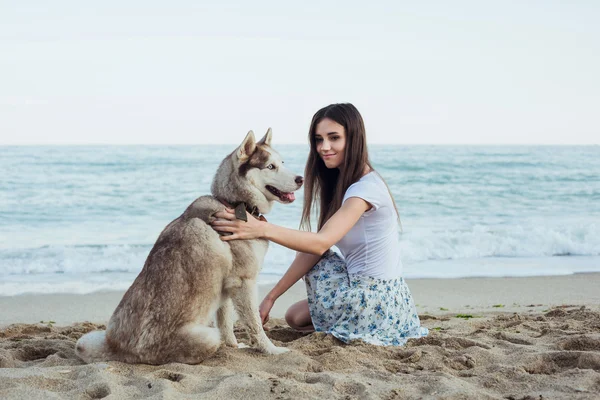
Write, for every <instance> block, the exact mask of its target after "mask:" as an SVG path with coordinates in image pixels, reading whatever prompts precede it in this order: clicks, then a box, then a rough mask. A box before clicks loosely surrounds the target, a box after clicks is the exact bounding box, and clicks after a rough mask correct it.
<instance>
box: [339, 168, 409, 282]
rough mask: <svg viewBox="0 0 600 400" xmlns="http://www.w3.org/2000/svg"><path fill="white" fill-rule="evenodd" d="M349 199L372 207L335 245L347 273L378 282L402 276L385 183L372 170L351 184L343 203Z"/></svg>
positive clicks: (395, 221) (393, 212) (394, 220)
mask: <svg viewBox="0 0 600 400" xmlns="http://www.w3.org/2000/svg"><path fill="white" fill-rule="evenodd" d="M350 197H359V198H361V199H363V200H365V201H367V202H368V203H370V204H371V205H372V208H371V209H370V210H369V211H366V212H365V213H363V215H362V216H361V217H360V219H359V220H358V222H356V224H355V225H354V226H353V227H352V229H350V231H349V232H348V233H347V234H346V235H345V236H344V237H343V238H342V239H341V240H340V241H339V242H337V243H336V246H337V248H338V249H339V250H340V251H341V253H342V255H343V256H344V259H345V260H346V267H347V269H348V273H349V274H360V275H367V276H371V277H374V278H380V279H390V278H397V277H400V276H402V261H401V260H400V240H399V237H398V231H399V230H398V228H399V227H398V216H397V214H396V210H395V208H394V204H393V202H392V198H391V196H390V193H389V191H388V189H387V186H386V185H385V182H384V181H383V180H382V179H381V177H380V176H379V174H378V173H376V172H374V171H371V172H369V173H368V174H366V175H365V176H363V177H362V178H360V179H359V180H358V182H355V183H353V184H352V185H350V187H349V188H348V190H346V193H345V194H344V199H343V200H342V203H344V202H345V201H346V200H347V199H349V198H350Z"/></svg>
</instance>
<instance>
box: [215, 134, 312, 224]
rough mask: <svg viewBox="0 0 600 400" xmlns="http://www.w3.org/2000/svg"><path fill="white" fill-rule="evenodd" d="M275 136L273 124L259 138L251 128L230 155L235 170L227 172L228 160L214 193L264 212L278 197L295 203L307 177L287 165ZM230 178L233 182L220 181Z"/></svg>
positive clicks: (216, 178)
mask: <svg viewBox="0 0 600 400" xmlns="http://www.w3.org/2000/svg"><path fill="white" fill-rule="evenodd" d="M272 136H273V135H272V132H271V128H269V130H268V131H267V133H266V134H265V136H264V137H263V138H262V139H261V140H259V141H258V142H257V141H256V139H255V138H254V133H253V132H252V131H250V132H248V134H247V135H246V137H245V138H244V140H243V141H242V143H241V144H240V146H239V147H238V148H237V149H236V150H235V151H234V152H233V153H231V154H230V155H229V157H228V158H227V159H229V160H230V161H231V166H232V168H231V171H227V174H228V175H229V176H228V177H227V176H224V175H223V174H224V172H225V171H222V169H223V167H224V164H221V167H220V168H219V171H218V172H217V176H216V177H215V181H214V182H213V187H212V191H213V195H215V196H217V197H221V198H223V199H226V200H228V201H230V202H240V201H244V202H246V203H247V204H249V205H252V206H257V207H258V209H259V210H260V212H261V213H266V212H269V211H270V209H271V206H272V203H273V202H275V201H277V202H280V203H292V202H293V201H294V200H295V199H296V197H295V196H294V192H295V191H296V190H298V189H300V187H302V183H303V182H304V179H303V178H302V176H299V175H296V174H294V173H293V172H292V171H290V170H289V169H287V168H286V167H285V164H284V161H283V160H282V158H281V156H280V155H279V153H278V152H277V151H275V150H274V149H273V148H272V147H271V139H272ZM227 159H226V160H227ZM227 178H229V180H230V183H229V184H226V185H220V184H219V183H218V182H217V180H220V181H221V182H223V180H224V179H227ZM219 192H220V193H219Z"/></svg>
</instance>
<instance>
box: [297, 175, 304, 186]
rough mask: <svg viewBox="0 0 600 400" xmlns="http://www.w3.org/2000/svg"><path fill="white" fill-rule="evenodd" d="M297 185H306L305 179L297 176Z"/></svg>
mask: <svg viewBox="0 0 600 400" xmlns="http://www.w3.org/2000/svg"><path fill="white" fill-rule="evenodd" d="M296 183H297V184H298V185H302V184H303V183H304V178H303V177H301V176H297V177H296Z"/></svg>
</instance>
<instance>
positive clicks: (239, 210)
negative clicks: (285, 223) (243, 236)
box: [217, 199, 267, 222]
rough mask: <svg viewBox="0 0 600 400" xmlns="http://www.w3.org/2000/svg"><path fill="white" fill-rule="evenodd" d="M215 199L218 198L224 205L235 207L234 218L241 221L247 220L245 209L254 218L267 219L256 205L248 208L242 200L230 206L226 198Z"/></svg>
mask: <svg viewBox="0 0 600 400" xmlns="http://www.w3.org/2000/svg"><path fill="white" fill-rule="evenodd" d="M217 200H219V201H220V202H221V203H223V205H224V206H225V207H228V208H233V209H235V218H236V219H241V220H242V221H246V222H248V218H247V217H246V211H248V212H249V213H250V215H252V216H253V217H254V218H256V219H260V220H261V221H266V220H267V219H266V218H265V217H264V215H261V214H260V211H258V207H256V206H254V207H252V208H250V207H248V206H247V205H246V203H244V202H243V201H242V202H241V203H238V204H237V205H236V206H232V205H231V204H229V202H227V201H226V200H223V199H217Z"/></svg>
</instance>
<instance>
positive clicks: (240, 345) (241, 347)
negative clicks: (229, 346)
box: [237, 343, 250, 349]
mask: <svg viewBox="0 0 600 400" xmlns="http://www.w3.org/2000/svg"><path fill="white" fill-rule="evenodd" d="M249 347H250V346H248V345H247V344H246V343H238V344H237V348H238V349H247V348H249Z"/></svg>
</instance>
